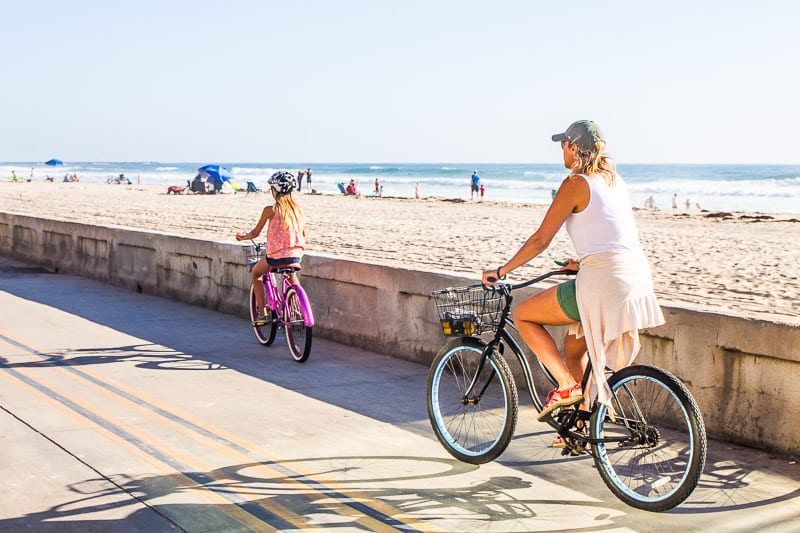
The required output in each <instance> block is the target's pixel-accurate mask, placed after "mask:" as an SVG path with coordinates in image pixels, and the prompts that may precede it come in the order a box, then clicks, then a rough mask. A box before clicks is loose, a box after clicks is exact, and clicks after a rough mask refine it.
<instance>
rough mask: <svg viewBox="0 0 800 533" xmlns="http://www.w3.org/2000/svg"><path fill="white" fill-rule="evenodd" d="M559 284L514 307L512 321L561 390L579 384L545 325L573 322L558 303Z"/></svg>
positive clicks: (562, 324)
mask: <svg viewBox="0 0 800 533" xmlns="http://www.w3.org/2000/svg"><path fill="white" fill-rule="evenodd" d="M557 290H558V286H555V287H551V288H549V289H547V290H545V291H542V292H540V293H538V294H536V295H534V296H531V297H530V298H528V299H527V300H525V301H524V302H522V303H521V304H519V305H518V306H517V308H516V309H515V310H514V323H515V324H516V325H517V329H519V333H520V335H522V339H523V340H524V341H525V343H526V344H527V345H528V346H529V347H530V349H531V350H533V353H535V354H536V356H537V357H538V358H539V360H541V361H542V363H543V364H544V366H545V367H546V368H547V370H549V371H550V373H551V374H553V377H555V378H556V380H557V381H558V388H559V389H560V390H563V389H566V388H569V387H572V386H574V385H575V384H576V383H578V380H576V379H575V378H574V377H573V376H572V374H571V372H570V370H569V369H568V368H567V366H566V365H565V364H564V361H563V359H562V358H561V354H560V353H559V352H558V347H557V346H556V343H555V341H554V340H553V337H551V336H550V333H548V332H547V330H546V329H545V328H544V325H548V326H565V325H568V324H572V323H574V320H572V319H571V318H569V317H568V316H567V315H565V314H564V311H562V310H561V306H560V305H559V304H558V295H557V292H556V291H557Z"/></svg>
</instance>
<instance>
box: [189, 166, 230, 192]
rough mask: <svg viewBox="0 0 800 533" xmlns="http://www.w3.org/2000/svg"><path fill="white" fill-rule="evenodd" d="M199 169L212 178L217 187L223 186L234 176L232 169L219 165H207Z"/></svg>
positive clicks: (208, 177)
mask: <svg viewBox="0 0 800 533" xmlns="http://www.w3.org/2000/svg"><path fill="white" fill-rule="evenodd" d="M197 170H198V171H200V173H201V174H205V176H206V178H207V179H211V180H212V181H213V182H214V185H215V187H216V188H220V187H222V184H223V183H224V182H226V181H230V180H231V178H233V175H231V171H230V170H228V169H227V168H225V167H221V166H219V165H206V166H204V167H200V168H198V169H197Z"/></svg>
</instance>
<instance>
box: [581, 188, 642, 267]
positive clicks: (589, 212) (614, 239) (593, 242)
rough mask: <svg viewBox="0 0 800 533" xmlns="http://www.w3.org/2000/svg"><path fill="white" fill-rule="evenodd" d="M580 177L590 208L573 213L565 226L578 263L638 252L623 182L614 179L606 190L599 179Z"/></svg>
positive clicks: (639, 244)
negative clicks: (591, 257)
mask: <svg viewBox="0 0 800 533" xmlns="http://www.w3.org/2000/svg"><path fill="white" fill-rule="evenodd" d="M580 176H581V177H583V179H585V180H586V183H588V184H589V195H590V196H589V205H587V206H586V209H584V210H583V211H581V212H580V213H572V214H571V215H570V216H569V217H568V218H567V222H566V228H567V233H568V234H569V237H570V239H572V244H573V246H575V251H576V252H577V254H578V259H579V260H580V259H583V258H584V257H586V256H587V255H592V254H598V253H604V252H614V251H625V250H628V251H641V249H642V245H641V243H640V242H639V234H638V233H637V232H636V222H635V221H634V219H633V210H632V209H631V200H630V197H629V196H628V187H627V186H626V185H625V182H624V181H622V178H621V177H620V176H619V175H617V179H616V182H615V184H614V186H613V187H609V186H608V185H606V182H605V180H604V179H603V178H602V177H601V176H586V175H584V174H580Z"/></svg>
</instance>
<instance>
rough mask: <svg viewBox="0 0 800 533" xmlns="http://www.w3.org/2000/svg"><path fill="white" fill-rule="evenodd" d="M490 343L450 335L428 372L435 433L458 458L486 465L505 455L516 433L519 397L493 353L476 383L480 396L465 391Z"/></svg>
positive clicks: (503, 363)
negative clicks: (469, 395)
mask: <svg viewBox="0 0 800 533" xmlns="http://www.w3.org/2000/svg"><path fill="white" fill-rule="evenodd" d="M485 347H486V344H485V343H484V342H483V341H481V340H480V339H476V338H474V337H460V338H456V339H452V340H451V341H449V342H448V343H447V344H445V346H444V347H443V348H442V349H441V350H440V351H439V353H438V354H437V355H436V357H435V358H434V360H433V363H432V364H431V369H430V372H429V373H428V384H427V403H428V418H429V419H430V422H431V427H432V428H433V432H434V433H435V434H436V438H437V439H439V442H440V443H441V444H442V446H444V448H445V449H446V450H447V451H448V453H450V455H452V456H453V457H455V458H456V459H458V460H459V461H463V462H465V463H470V464H475V465H478V464H483V463H488V462H489V461H492V460H494V459H496V458H497V457H499V456H500V454H502V453H503V452H504V451H505V449H506V448H507V447H508V444H509V443H510V442H511V438H512V437H513V436H514V429H515V428H516V426H517V416H518V413H519V398H518V396H517V388H516V385H515V383H514V377H513V376H512V374H511V369H510V368H509V367H508V363H506V361H505V359H503V357H502V356H500V355H499V354H498V353H497V352H494V353H492V354H491V355H490V356H489V358H488V359H487V361H486V364H485V365H484V367H483V369H482V370H481V375H480V376H479V377H480V379H479V380H478V384H477V386H476V387H475V388H474V391H475V392H476V393H480V392H481V391H482V390H483V389H484V387H486V388H485V390H484V391H483V393H482V394H481V396H480V398H477V399H475V398H474V397H473V399H472V401H464V394H465V393H466V392H467V389H468V387H469V385H470V383H471V381H472V379H473V377H474V376H475V373H476V371H477V369H478V364H479V363H480V361H481V359H482V358H483V352H484V348H485Z"/></svg>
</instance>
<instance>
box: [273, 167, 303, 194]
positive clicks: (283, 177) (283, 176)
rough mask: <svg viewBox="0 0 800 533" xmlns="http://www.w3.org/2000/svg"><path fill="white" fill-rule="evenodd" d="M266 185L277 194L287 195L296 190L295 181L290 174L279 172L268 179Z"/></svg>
mask: <svg viewBox="0 0 800 533" xmlns="http://www.w3.org/2000/svg"><path fill="white" fill-rule="evenodd" d="M267 183H268V184H269V186H270V187H272V188H273V189H275V190H276V191H277V192H278V194H289V193H290V192H292V191H293V190H295V189H296V188H297V180H296V179H295V178H294V174H292V173H291V172H285V171H280V172H276V173H275V174H273V175H272V176H270V177H269V179H268V180H267Z"/></svg>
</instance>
